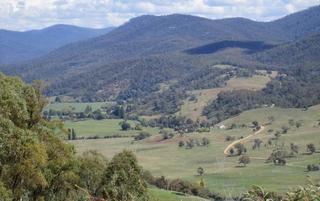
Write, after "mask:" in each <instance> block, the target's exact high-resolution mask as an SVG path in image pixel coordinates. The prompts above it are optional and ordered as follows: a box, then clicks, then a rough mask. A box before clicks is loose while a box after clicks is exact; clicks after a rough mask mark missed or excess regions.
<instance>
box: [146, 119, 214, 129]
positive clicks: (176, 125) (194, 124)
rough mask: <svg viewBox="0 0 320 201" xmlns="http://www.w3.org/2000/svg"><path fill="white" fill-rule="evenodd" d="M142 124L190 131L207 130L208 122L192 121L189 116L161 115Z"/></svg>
mask: <svg viewBox="0 0 320 201" xmlns="http://www.w3.org/2000/svg"><path fill="white" fill-rule="evenodd" d="M143 125H146V126H151V127H160V128H172V129H174V130H175V131H178V132H180V133H190V132H194V131H202V132H204V131H205V132H209V131H210V126H211V125H212V124H210V123H209V122H208V121H205V120H202V121H200V120H197V121H193V120H192V119H190V118H187V117H183V116H176V115H168V116H161V117H160V118H157V119H153V120H149V121H148V122H144V123H143Z"/></svg>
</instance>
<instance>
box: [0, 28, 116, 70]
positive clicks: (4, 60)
mask: <svg viewBox="0 0 320 201" xmlns="http://www.w3.org/2000/svg"><path fill="white" fill-rule="evenodd" d="M112 29H113V28H105V29H90V28H83V27H77V26H71V25H62V24H61V25H54V26H51V27H47V28H44V29H40V30H31V31H24V32H19V31H9V30H0V64H12V63H17V62H22V61H26V60H30V59H33V58H37V57H40V56H43V55H45V54H47V53H49V52H50V51H52V50H54V49H56V48H59V47H62V46H64V45H66V44H68V43H73V42H78V41H81V40H85V39H88V38H93V37H97V36H99V35H102V34H105V33H108V32H109V31H111V30H112Z"/></svg>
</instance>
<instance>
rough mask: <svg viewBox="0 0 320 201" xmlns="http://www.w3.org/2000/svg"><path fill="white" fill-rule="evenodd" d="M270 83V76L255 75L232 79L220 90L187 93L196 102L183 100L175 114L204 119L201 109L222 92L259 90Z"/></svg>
mask: <svg viewBox="0 0 320 201" xmlns="http://www.w3.org/2000/svg"><path fill="white" fill-rule="evenodd" d="M269 81H270V76H264V75H255V76H252V77H248V78H241V77H240V78H232V79H231V80H229V81H228V82H227V85H226V86H225V87H222V88H212V89H202V90H193V91H189V92H188V93H189V94H192V95H195V96H196V97H197V100H196V101H189V100H185V101H184V104H183V105H182V106H181V110H180V111H179V112H177V114H178V115H180V116H186V117H189V118H192V119H193V120H196V119H197V118H205V117H203V116H201V114H202V111H203V108H204V107H205V106H206V105H207V104H208V103H209V102H211V101H213V100H214V99H216V98H217V95H218V94H219V93H220V92H222V91H231V90H240V89H248V90H261V89H262V88H264V87H265V86H266V84H267V83H268V82H269Z"/></svg>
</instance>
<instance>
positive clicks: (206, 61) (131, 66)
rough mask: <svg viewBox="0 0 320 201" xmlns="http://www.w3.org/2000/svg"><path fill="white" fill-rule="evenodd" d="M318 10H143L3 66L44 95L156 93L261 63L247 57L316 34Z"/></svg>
mask: <svg viewBox="0 0 320 201" xmlns="http://www.w3.org/2000/svg"><path fill="white" fill-rule="evenodd" d="M317 13H320V6H318V7H313V8H310V9H308V10H304V11H301V12H299V13H295V14H292V15H289V16H287V17H284V18H282V19H279V20H276V21H273V22H267V23H266V22H256V21H252V20H248V19H244V18H231V19H221V20H209V19H205V18H201V17H195V16H188V15H179V14H174V15H167V16H141V17H137V18H134V19H132V20H130V21H129V22H127V23H125V24H124V25H122V26H120V27H118V28H117V29H114V30H113V31H111V32H110V33H108V34H106V35H103V36H100V37H96V38H93V39H90V40H86V41H82V42H77V43H73V44H69V45H66V46H64V47H62V48H59V49H57V50H55V51H53V52H51V53H50V54H48V55H46V56H43V57H41V58H39V59H35V60H33V61H31V62H27V63H23V64H19V65H13V66H6V67H0V69H2V70H3V71H4V72H5V73H7V74H10V75H21V76H22V77H23V78H24V79H25V80H27V81H32V80H33V79H42V80H46V81H48V83H49V84H50V87H49V89H48V91H47V94H48V95H62V94H63V95H70V96H74V97H80V98H81V99H83V100H90V101H93V100H105V99H108V98H115V97H117V96H120V98H121V97H122V98H123V97H130V98H132V97H135V98H138V97H140V96H141V95H145V94H143V93H140V92H146V93H150V92H155V91H157V89H158V87H159V84H161V83H164V82H167V81H169V80H175V79H177V78H178V79H183V78H185V77H188V76H190V75H193V74H194V73H196V72H198V71H202V69H203V68H206V67H208V66H212V65H214V64H221V63H229V64H233V65H235V66H242V67H246V68H251V69H254V68H266V66H268V62H266V63H267V65H265V64H264V61H263V60H261V61H262V62H261V61H260V60H258V61H257V60H256V58H255V57H254V56H252V55H255V53H257V52H261V51H265V50H270V48H272V47H274V45H279V44H282V43H288V42H290V41H291V42H292V41H294V40H296V39H302V38H304V37H307V36H308V35H310V34H315V33H318V31H319V27H320V26H319V23H318V22H319V21H320V16H318V14H317ZM288 24H290V28H288V27H287V25H288ZM306 30H307V31H306ZM310 45H313V44H310ZM186 50H187V51H186ZM270 51H273V50H270ZM262 54H264V53H262ZM284 59H287V60H290V58H286V57H284ZM275 63H277V64H278V62H277V61H276V60H275ZM302 63H303V62H302ZM203 83H204V82H203Z"/></svg>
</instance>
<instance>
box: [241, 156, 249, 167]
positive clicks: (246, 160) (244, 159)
mask: <svg viewBox="0 0 320 201" xmlns="http://www.w3.org/2000/svg"><path fill="white" fill-rule="evenodd" d="M249 163H250V158H249V156H247V155H244V156H241V157H240V158H239V164H242V165H243V166H244V167H246V166H247V164H249Z"/></svg>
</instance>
